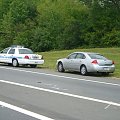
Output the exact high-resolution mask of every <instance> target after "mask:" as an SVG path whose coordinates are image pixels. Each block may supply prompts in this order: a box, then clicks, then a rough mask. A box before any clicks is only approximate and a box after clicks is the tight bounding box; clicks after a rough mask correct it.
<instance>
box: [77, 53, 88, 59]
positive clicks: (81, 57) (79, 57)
mask: <svg viewBox="0 0 120 120" xmlns="http://www.w3.org/2000/svg"><path fill="white" fill-rule="evenodd" d="M85 58H86V57H85V55H84V54H82V53H78V54H77V56H76V59H85Z"/></svg>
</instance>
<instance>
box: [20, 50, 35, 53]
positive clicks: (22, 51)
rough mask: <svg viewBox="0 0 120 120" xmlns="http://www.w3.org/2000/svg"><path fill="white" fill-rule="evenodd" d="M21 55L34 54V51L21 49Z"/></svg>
mask: <svg viewBox="0 0 120 120" xmlns="http://www.w3.org/2000/svg"><path fill="white" fill-rule="evenodd" d="M19 54H33V51H32V50H30V49H19Z"/></svg>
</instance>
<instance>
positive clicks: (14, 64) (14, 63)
mask: <svg viewBox="0 0 120 120" xmlns="http://www.w3.org/2000/svg"><path fill="white" fill-rule="evenodd" d="M18 65H19V64H18V61H17V59H13V60H12V66H13V67H17V66H18Z"/></svg>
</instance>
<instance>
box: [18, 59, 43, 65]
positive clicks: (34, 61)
mask: <svg viewBox="0 0 120 120" xmlns="http://www.w3.org/2000/svg"><path fill="white" fill-rule="evenodd" d="M18 63H19V64H22V65H33V64H34V65H39V64H44V60H42V59H41V60H30V59H24V60H18Z"/></svg>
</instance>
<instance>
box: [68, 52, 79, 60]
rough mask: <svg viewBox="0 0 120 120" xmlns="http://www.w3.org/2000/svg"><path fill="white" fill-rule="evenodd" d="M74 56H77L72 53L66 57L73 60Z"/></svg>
mask: <svg viewBox="0 0 120 120" xmlns="http://www.w3.org/2000/svg"><path fill="white" fill-rule="evenodd" d="M76 55H77V54H76V53H73V54H71V55H70V56H68V59H75V57H76Z"/></svg>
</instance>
